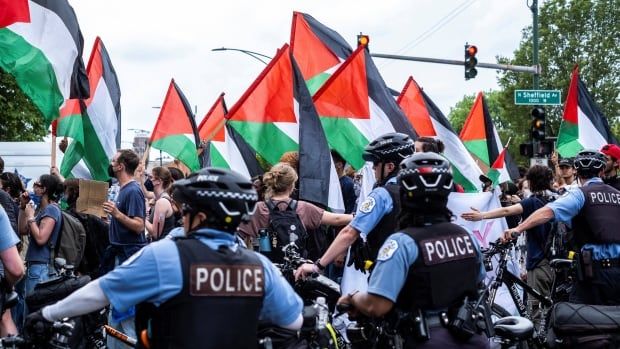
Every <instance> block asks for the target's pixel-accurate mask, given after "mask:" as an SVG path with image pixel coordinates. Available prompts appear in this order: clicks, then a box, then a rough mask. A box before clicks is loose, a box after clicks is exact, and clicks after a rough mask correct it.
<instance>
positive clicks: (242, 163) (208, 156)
mask: <svg viewBox="0 0 620 349" xmlns="http://www.w3.org/2000/svg"><path fill="white" fill-rule="evenodd" d="M227 113H228V109H227V108H226V103H225V102H224V94H223V93H222V94H221V95H220V96H219V97H218V99H217V101H215V104H213V106H212V107H211V109H209V112H207V115H206V116H205V117H204V119H203V120H202V122H201V123H200V125H199V126H198V134H199V135H200V140H201V141H202V142H203V143H204V142H205V141H206V144H203V146H204V152H203V162H202V164H203V166H204V167H207V166H209V167H221V168H227V169H232V170H235V171H237V172H239V173H241V174H243V175H245V176H246V177H248V178H252V177H253V176H256V175H259V174H262V173H263V171H262V169H261V167H260V166H259V164H258V161H257V160H256V153H254V151H253V150H252V149H251V148H250V147H249V146H248V145H247V143H245V141H243V139H241V137H239V136H238V135H237V132H236V131H235V130H234V129H233V128H232V127H230V126H229V125H226V123H225V122H226V118H225V116H226V114H227ZM237 141H239V142H240V143H241V146H238V145H237Z"/></svg>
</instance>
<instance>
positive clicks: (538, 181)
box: [525, 165, 553, 192]
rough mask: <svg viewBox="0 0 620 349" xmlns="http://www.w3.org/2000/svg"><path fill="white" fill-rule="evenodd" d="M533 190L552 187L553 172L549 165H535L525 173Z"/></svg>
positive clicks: (543, 189) (539, 190) (538, 190)
mask: <svg viewBox="0 0 620 349" xmlns="http://www.w3.org/2000/svg"><path fill="white" fill-rule="evenodd" d="M525 178H526V179H527V181H528V182H529V184H530V190H531V191H532V192H541V191H545V190H548V189H551V181H552V180H553V172H552V171H551V169H550V168H549V167H547V166H541V165H534V166H532V167H530V169H529V170H528V171H527V173H526V174H525Z"/></svg>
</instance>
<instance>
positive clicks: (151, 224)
mask: <svg viewBox="0 0 620 349" xmlns="http://www.w3.org/2000/svg"><path fill="white" fill-rule="evenodd" d="M151 182H152V183H153V194H155V198H154V199H155V205H154V207H153V208H152V209H151V212H150V215H149V217H148V220H147V221H146V222H145V224H146V230H147V232H148V233H149V235H150V237H151V239H152V240H153V241H157V240H159V239H161V238H162V237H164V236H166V235H167V234H168V233H169V232H170V230H172V228H174V227H175V226H176V219H175V216H174V210H173V209H172V198H171V197H170V193H169V190H170V189H171V187H172V182H173V180H172V176H171V174H170V171H168V169H167V168H165V167H155V168H153V170H151Z"/></svg>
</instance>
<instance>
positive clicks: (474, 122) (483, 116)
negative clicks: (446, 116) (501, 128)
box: [460, 92, 518, 183]
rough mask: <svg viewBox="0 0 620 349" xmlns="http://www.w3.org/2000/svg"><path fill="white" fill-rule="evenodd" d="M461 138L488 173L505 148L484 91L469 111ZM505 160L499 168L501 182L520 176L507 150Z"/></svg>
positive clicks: (483, 169) (479, 164)
mask: <svg viewBox="0 0 620 349" xmlns="http://www.w3.org/2000/svg"><path fill="white" fill-rule="evenodd" d="M460 138H461V140H462V141H463V144H464V145H465V147H466V148H467V150H469V153H470V154H471V155H472V156H473V157H474V159H475V160H476V161H477V163H478V166H480V168H481V169H482V171H483V172H485V173H488V171H489V170H490V168H491V165H492V164H493V163H495V161H496V160H497V158H498V157H499V155H500V152H501V151H502V149H504V145H503V144H502V142H501V140H500V139H499V134H498V133H497V129H496V128H495V125H494V124H493V119H491V114H490V113H489V109H488V108H487V105H486V102H485V99H484V95H483V94H482V92H479V93H478V95H477V96H476V100H475V101H474V105H473V106H472V108H471V110H470V111H469V115H468V116H467V119H466V120H465V124H463V129H462V130H461V134H460ZM504 161H505V165H504V166H502V167H501V169H499V171H500V176H499V183H503V182H507V181H510V180H511V178H515V179H516V178H518V170H517V166H516V164H515V162H514V160H513V159H512V157H510V154H508V152H506V155H505V157H504Z"/></svg>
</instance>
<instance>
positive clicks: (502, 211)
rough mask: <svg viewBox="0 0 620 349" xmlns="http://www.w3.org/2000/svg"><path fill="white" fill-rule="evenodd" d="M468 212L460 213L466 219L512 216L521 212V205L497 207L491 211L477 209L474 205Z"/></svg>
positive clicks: (476, 219)
mask: <svg viewBox="0 0 620 349" xmlns="http://www.w3.org/2000/svg"><path fill="white" fill-rule="evenodd" d="M470 208H471V211H470V212H465V213H462V214H461V218H463V219H464V220H466V221H474V222H475V221H481V220H483V219H494V218H502V217H507V216H514V215H518V214H521V213H523V206H521V204H514V205H510V206H507V207H498V208H496V209H493V210H491V211H486V212H484V211H479V210H478V209H476V208H475V207H470Z"/></svg>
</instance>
